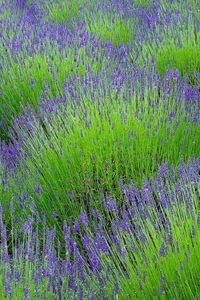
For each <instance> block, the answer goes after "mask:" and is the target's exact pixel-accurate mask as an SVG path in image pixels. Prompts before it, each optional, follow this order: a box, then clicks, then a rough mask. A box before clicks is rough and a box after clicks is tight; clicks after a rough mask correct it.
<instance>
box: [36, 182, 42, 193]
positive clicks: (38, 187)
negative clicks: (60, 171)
mask: <svg viewBox="0 0 200 300" xmlns="http://www.w3.org/2000/svg"><path fill="white" fill-rule="evenodd" d="M35 192H36V194H40V193H41V188H40V184H38V185H37V186H36V187H35Z"/></svg>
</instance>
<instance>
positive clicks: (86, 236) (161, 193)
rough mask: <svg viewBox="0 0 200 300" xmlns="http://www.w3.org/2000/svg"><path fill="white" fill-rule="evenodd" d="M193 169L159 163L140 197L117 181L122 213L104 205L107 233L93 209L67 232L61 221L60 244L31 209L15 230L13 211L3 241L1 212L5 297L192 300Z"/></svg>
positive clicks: (197, 217)
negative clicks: (108, 222)
mask: <svg viewBox="0 0 200 300" xmlns="http://www.w3.org/2000/svg"><path fill="white" fill-rule="evenodd" d="M199 162H200V161H199V159H197V160H190V162H189V163H187V164H186V165H185V164H183V163H181V164H180V165H179V167H178V169H177V172H174V170H173V168H171V170H169V169H168V166H167V164H163V165H162V166H161V167H160V168H159V174H158V177H157V178H156V179H155V180H153V178H152V179H151V180H150V181H147V180H145V179H144V180H143V183H142V189H141V190H138V189H137V188H136V186H135V185H134V183H133V182H131V183H130V184H129V186H126V185H125V184H124V183H123V181H121V183H120V184H121V192H122V194H123V195H124V202H123V205H122V206H121V207H120V208H118V207H117V205H116V200H115V199H114V197H112V195H107V196H106V197H105V198H102V202H103V204H104V210H105V214H107V216H108V217H109V218H110V225H109V226H107V225H106V223H107V221H108V219H107V220H106V219H105V217H104V216H103V215H102V214H101V213H100V212H99V211H98V210H97V209H96V210H94V209H91V210H90V212H89V215H90V220H89V219H88V217H87V215H86V213H85V212H84V211H83V210H82V212H81V213H80V216H79V218H77V219H76V220H75V219H74V220H72V222H70V224H69V225H68V224H67V223H66V221H64V224H63V226H62V237H61V239H60V238H58V235H57V232H56V229H55V226H54V227H52V228H49V227H48V226H47V223H46V215H45V214H43V216H42V217H41V218H40V214H39V213H38V212H37V211H36V210H35V209H34V208H32V213H31V214H30V215H29V216H28V217H27V219H26V220H24V222H23V224H21V225H20V230H19V229H18V230H17V229H16V228H17V223H18V222H19V220H17V218H16V217H15V216H14V214H13V207H12V204H11V206H10V214H11V219H12V226H11V230H9V234H10V237H9V236H8V230H7V229H8V228H7V227H6V226H5V224H4V222H3V215H2V213H3V211H2V208H1V209H0V234H1V237H0V240H1V243H0V260H1V267H0V275H1V278H2V280H1V282H0V286H1V290H2V295H4V298H6V297H9V298H10V299H32V298H35V299H41V298H42V299H43V298H45V297H46V298H47V299H48V298H49V297H54V298H58V299H59V298H61V299H65V298H66V299H82V298H84V299H101V298H102V299H112V297H113V298H114V299H115V298H119V299H127V297H129V298H130V299H142V298H144V297H145V298H149V299H151V298H153V297H161V296H162V297H166V299H168V298H173V297H174V298H176V299H180V298H182V299H195V297H197V296H198V295H199V291H200V285H199V273H200V265H199V259H198V257H199V246H200V244H199V241H200V210H199V208H200V207H199V197H200V189H199V188H200V186H199V182H200V175H199V169H200V164H199ZM105 221H106V222H105ZM39 223H42V227H40V229H39V227H38V225H39ZM81 297H82V298H81Z"/></svg>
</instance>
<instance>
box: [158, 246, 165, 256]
mask: <svg viewBox="0 0 200 300" xmlns="http://www.w3.org/2000/svg"><path fill="white" fill-rule="evenodd" d="M159 254H160V256H165V255H166V252H165V244H164V243H162V245H161V247H160V251H159Z"/></svg>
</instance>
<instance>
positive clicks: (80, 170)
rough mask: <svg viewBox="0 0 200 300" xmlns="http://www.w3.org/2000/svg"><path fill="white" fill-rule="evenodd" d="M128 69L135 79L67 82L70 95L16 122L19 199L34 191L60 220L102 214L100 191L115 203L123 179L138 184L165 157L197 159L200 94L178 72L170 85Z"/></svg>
mask: <svg viewBox="0 0 200 300" xmlns="http://www.w3.org/2000/svg"><path fill="white" fill-rule="evenodd" d="M130 71H132V73H131V75H130V76H131V78H130V77H128V74H127V73H128V72H127V73H125V72H123V70H120V69H116V70H115V71H113V72H112V73H111V75H110V77H109V76H108V77H107V78H108V82H106V83H105V79H101V80H100V79H99V80H97V79H96V76H94V75H93V74H92V73H88V77H85V78H83V80H82V81H81V83H82V85H80V86H79V87H78V88H77V85H76V81H75V82H74V84H72V83H71V81H70V82H69V81H68V82H66V85H65V86H64V87H63V94H64V93H65V97H57V98H56V99H53V100H52V101H47V102H46V103H44V102H42V101H41V103H40V105H39V111H38V113H32V114H31V112H30V113H27V114H25V115H24V116H21V117H20V118H18V119H17V120H16V121H15V131H16V132H17V135H18V141H20V143H21V144H22V146H21V163H20V164H19V167H18V169H17V172H16V180H15V181H14V185H16V184H15V182H18V184H17V185H18V186H19V188H17V189H16V192H17V193H18V195H17V198H18V197H19V196H21V195H23V194H24V193H25V194H27V193H28V194H30V196H31V198H33V199H35V198H36V199H37V201H36V204H37V207H38V209H39V210H43V209H45V210H47V211H48V214H49V220H52V219H51V217H50V216H51V214H52V211H56V213H57V216H58V219H59V222H60V221H61V222H62V221H63V220H64V219H66V218H70V216H74V217H75V216H76V214H79V213H80V211H81V208H82V207H83V206H85V207H86V209H88V210H89V209H91V208H92V207H93V208H94V207H96V206H98V208H99V209H102V204H101V200H100V195H101V194H104V195H105V193H106V192H107V193H112V194H114V195H116V196H117V198H118V196H119V193H120V185H119V179H120V177H122V178H123V180H124V181H125V182H126V183H128V181H129V180H130V179H132V180H133V181H134V182H135V184H136V185H137V186H140V185H141V182H142V178H143V176H146V177H147V178H149V177H150V176H151V174H153V175H154V176H155V175H156V173H157V167H158V165H159V164H161V163H162V161H163V160H164V161H167V162H168V163H169V165H171V164H174V165H175V168H176V167H177V165H178V163H179V162H180V159H181V157H182V158H183V160H184V161H187V160H188V159H189V158H190V156H193V157H196V156H198V155H199V142H198V141H199V130H200V129H199V122H198V118H199V117H198V113H197V111H198V109H199V107H198V93H193V94H191V95H188V92H191V87H189V86H188V84H187V82H184V83H182V82H181V80H180V76H179V74H178V73H174V72H171V73H170V72H168V73H167V74H166V78H168V79H169V80H168V81H167V82H166V81H162V80H161V79H160V78H159V77H158V76H157V74H156V73H155V70H154V68H152V70H151V71H150V72H148V71H147V70H144V71H141V72H139V71H138V70H137V71H135V73H134V71H133V70H130ZM120 76H121V78H120ZM132 77H133V78H134V85H133V84H131V80H132ZM172 78H174V79H175V80H176V87H174V84H173V83H172V82H171V80H170V79H172ZM89 79H90V80H89ZM88 81H89V83H88ZM105 84H106V89H105V90H106V92H105V94H104V90H103V88H102V87H105V86H104V85H105ZM131 85H132V86H131ZM158 85H159V87H158ZM141 86H142V87H143V89H141ZM128 87H130V89H131V88H132V89H131V91H130V92H127V88H128ZM166 91H167V93H166ZM186 91H187V94H186ZM186 97H188V98H187V100H186ZM124 99H125V100H124ZM141 99H142V100H141ZM195 113H197V114H196V115H195ZM195 116H196V117H195ZM20 182H21V183H22V182H23V185H22V184H19V183H20ZM38 185H40V192H39V193H37V192H35V187H37V186H38ZM91 199H92V200H91ZM118 201H119V203H120V202H121V201H122V199H121V200H120V199H119V200H118ZM5 202H6V200H5ZM119 203H118V204H119ZM47 207H48V209H47ZM52 222H54V221H53V220H52Z"/></svg>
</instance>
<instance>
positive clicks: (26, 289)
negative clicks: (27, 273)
mask: <svg viewBox="0 0 200 300" xmlns="http://www.w3.org/2000/svg"><path fill="white" fill-rule="evenodd" d="M28 299H29V292H28V287H27V286H26V287H25V288H24V300H28Z"/></svg>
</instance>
